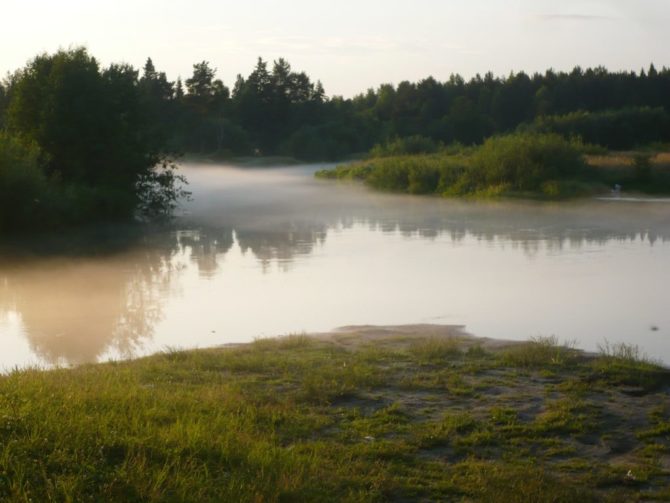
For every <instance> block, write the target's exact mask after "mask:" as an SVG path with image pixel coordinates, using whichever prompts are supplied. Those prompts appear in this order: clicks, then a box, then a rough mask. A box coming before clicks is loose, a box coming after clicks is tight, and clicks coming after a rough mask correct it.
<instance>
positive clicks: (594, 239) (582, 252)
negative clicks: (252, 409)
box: [0, 164, 670, 369]
mask: <svg viewBox="0 0 670 503" xmlns="http://www.w3.org/2000/svg"><path fill="white" fill-rule="evenodd" d="M322 167H323V166H322V165H310V166H299V167H276V168H234V167H230V166H222V165H214V164H188V165H185V166H184V171H183V174H185V175H186V176H187V178H188V179H189V181H190V187H189V189H190V190H191V191H192V192H193V201H191V202H189V203H187V204H185V206H184V208H183V211H182V214H180V215H179V217H178V218H177V219H176V221H175V222H174V223H173V224H172V225H171V226H170V227H169V228H160V229H147V228H137V227H132V226H129V227H127V228H126V227H118V226H117V227H109V228H98V229H94V230H92V231H90V232H89V233H87V234H85V235H84V236H83V237H82V235H81V233H79V234H78V235H77V236H76V237H75V236H74V235H69V234H61V235H58V236H48V237H47V236H42V237H39V238H32V239H29V240H26V241H25V242H23V243H20V244H19V245H16V246H12V247H5V248H3V250H2V251H0V367H2V368H5V369H7V368H10V367H12V366H15V365H19V366H23V365H27V364H49V365H53V364H63V365H67V364H78V363H84V362H90V361H96V360H106V359H109V358H127V357H132V356H140V355H144V354H148V353H152V352H155V351H159V350H161V349H164V348H165V347H166V346H170V347H207V346H214V345H219V344H225V343H231V342H241V341H249V340H252V339H253V338H255V337H260V336H272V335H279V334H284V333H289V332H301V331H325V330H330V329H333V328H335V327H338V326H341V325H350V324H401V323H445V324H459V325H465V326H466V330H468V331H470V332H471V333H473V334H476V335H481V336H487V337H497V338H508V339H527V338H529V337H532V336H538V335H556V336H558V337H559V338H560V339H565V340H576V341H577V345H578V347H580V348H583V349H589V350H593V349H595V348H596V346H597V344H598V343H602V342H603V341H604V340H605V339H608V340H609V341H610V342H629V343H635V344H638V345H639V346H640V347H641V348H642V349H643V350H644V351H646V352H647V353H648V354H649V355H650V356H652V357H656V358H659V359H662V360H663V361H665V362H666V363H667V362H670V337H669V336H670V313H669V312H668V310H667V300H666V299H667V288H668V287H667V285H668V284H670V267H668V266H669V265H670V204H668V203H666V202H664V201H658V202H642V201H597V200H594V201H580V202H574V203H566V202H561V203H537V202H472V201H463V200H442V199H436V198H428V197H410V196H405V195H389V194H382V193H377V192H372V191H369V190H367V189H365V188H364V187H361V186H359V185H352V184H339V183H336V182H332V181H321V180H316V179H314V177H313V173H314V171H316V170H317V169H320V168H322Z"/></svg>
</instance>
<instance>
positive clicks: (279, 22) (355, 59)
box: [0, 0, 670, 96]
mask: <svg viewBox="0 0 670 503" xmlns="http://www.w3.org/2000/svg"><path fill="white" fill-rule="evenodd" d="M0 13H1V14H0V16H1V18H0V19H1V20H2V23H1V28H0V47H1V49H0V74H2V75H4V74H5V73H6V72H8V71H13V70H15V69H17V68H19V67H21V66H23V65H24V64H25V63H26V61H27V60H29V59H30V58H32V57H33V56H35V55H36V54H37V53H39V52H43V51H48V52H53V51H55V50H57V49H58V48H60V47H64V48H67V47H69V46H75V45H84V46H86V47H87V48H88V49H89V50H90V52H91V53H92V54H93V55H94V56H96V57H97V58H98V59H99V60H100V61H101V62H102V63H103V64H104V65H106V64H109V63H110V62H127V63H131V64H133V65H135V66H137V67H140V66H142V65H143V64H144V61H145V60H146V58H147V56H151V57H152V59H153V60H154V63H155V65H156V67H157V68H158V69H159V70H162V71H165V72H166V73H167V74H168V77H169V78H170V79H176V78H177V76H182V78H186V77H188V76H189V75H190V74H191V70H192V64H193V63H195V62H198V61H202V60H208V61H210V62H211V64H212V66H214V67H216V68H218V77H219V78H221V79H222V80H223V81H224V83H225V84H226V85H228V86H230V87H232V84H233V83H234V79H235V76H236V75H237V74H238V73H242V74H243V75H245V76H246V75H248V74H249V72H250V71H251V69H252V68H253V66H254V64H255V61H256V58H257V57H258V56H261V57H263V58H264V59H267V60H273V59H276V58H278V57H285V58H286V59H288V60H289V62H290V63H291V64H292V66H293V68H294V69H295V70H303V71H306V72H307V73H308V74H309V75H310V77H312V78H313V79H314V80H316V79H320V80H321V81H322V82H323V84H324V86H325V88H326V92H327V93H328V94H329V95H333V94H342V95H344V96H352V95H354V94H356V93H358V92H362V91H364V90H366V89H367V88H369V87H377V86H378V85H379V84H381V83H384V82H391V83H395V84H397V83H398V82H400V81H402V80H412V81H416V80H419V79H422V78H424V77H427V76H429V75H432V76H434V77H435V78H437V79H439V80H446V79H447V78H448V77H449V75H450V74H452V73H460V74H461V75H463V76H465V77H466V78H469V77H471V76H473V75H475V74H476V73H481V74H483V73H485V72H486V71H488V70H491V71H493V72H494V73H495V74H496V75H501V74H508V73H509V72H510V71H511V70H514V71H519V70H525V71H526V72H531V73H532V72H534V71H544V70H546V69H547V68H554V69H556V70H570V69H571V68H572V67H574V66H575V65H580V66H582V67H588V66H597V65H604V66H606V67H607V68H609V69H611V70H636V71H637V70H639V69H640V68H641V67H644V68H647V67H648V66H649V63H651V62H653V63H654V64H656V66H657V67H662V66H670V52H668V47H670V29H668V27H669V26H670V0H594V1H581V0H562V1H560V2H559V1H557V0H320V1H317V0H309V1H308V0H246V1H235V2H233V1H229V0H189V1H186V0H2V7H1V9H0Z"/></svg>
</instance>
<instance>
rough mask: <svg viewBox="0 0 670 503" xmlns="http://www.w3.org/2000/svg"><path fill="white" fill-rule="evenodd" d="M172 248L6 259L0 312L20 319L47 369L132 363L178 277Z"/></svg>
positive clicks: (137, 245)
mask: <svg viewBox="0 0 670 503" xmlns="http://www.w3.org/2000/svg"><path fill="white" fill-rule="evenodd" d="M167 244H168V242H167V241H165V240H162V241H161V243H160V245H161V246H155V244H152V245H149V244H148V243H146V242H144V241H142V240H140V242H137V241H133V242H132V243H128V246H129V248H128V249H127V250H126V251H122V252H121V251H118V250H117V251H115V253H111V254H105V255H99V254H96V253H92V254H86V253H82V252H81V250H78V252H77V253H75V254H72V253H64V252H63V250H59V251H58V252H56V253H55V254H54V256H49V257H45V256H44V254H43V253H41V254H40V256H39V257H25V256H20V257H16V256H14V257H12V258H8V257H3V260H2V266H1V267H0V313H2V312H4V313H8V312H15V313H17V314H18V315H19V317H20V319H21V322H22V326H23V332H24V334H25V336H26V338H27V340H28V343H29V345H30V347H31V349H32V350H33V351H34V352H35V354H36V355H38V356H39V357H40V358H42V359H43V360H44V361H46V362H48V363H52V364H57V363H58V364H63V363H65V364H79V363H84V362H91V361H95V360H97V359H98V358H99V357H100V356H101V355H103V354H105V353H108V352H113V353H116V354H119V355H122V356H130V355H132V354H133V353H134V352H135V350H136V349H137V348H138V347H139V346H141V345H142V343H143V342H144V341H145V340H146V339H147V338H148V337H151V335H152V333H153V328H154V326H155V325H156V323H157V322H158V321H159V320H160V319H161V317H162V303H163V300H164V298H165V297H166V295H167V293H168V292H169V291H170V289H171V288H173V279H174V275H175V274H177V273H178V267H176V264H175V263H174V262H173V260H172V259H173V257H174V256H175V253H176V251H177V247H176V246H175V244H174V243H173V244H172V245H171V246H166V245H167Z"/></svg>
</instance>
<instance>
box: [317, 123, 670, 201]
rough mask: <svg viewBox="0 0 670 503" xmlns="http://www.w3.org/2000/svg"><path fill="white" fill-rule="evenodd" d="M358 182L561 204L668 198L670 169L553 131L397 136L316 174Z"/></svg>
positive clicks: (659, 158)
mask: <svg viewBox="0 0 670 503" xmlns="http://www.w3.org/2000/svg"><path fill="white" fill-rule="evenodd" d="M316 176H317V177H319V178H324V179H338V180H361V181H363V182H365V183H366V184H367V185H369V186H371V187H373V188H375V189H379V190H385V191H391V192H401V193H402V192H404V193H409V194H435V195H441V196H447V197H449V196H465V197H501V196H502V197H527V198H541V199H565V198H570V197H579V196H587V195H592V194H598V193H605V192H608V191H609V190H610V189H611V188H612V187H613V186H614V185H615V184H618V185H621V186H623V188H624V190H626V191H629V192H631V191H632V192H642V193H653V194H659V193H670V167H669V166H668V162H667V158H666V156H665V155H663V154H659V153H657V152H621V153H608V152H607V151H606V150H604V149H602V148H599V147H594V146H589V145H585V144H583V143H581V142H580V141H578V140H566V139H564V138H562V137H561V136H558V135H555V134H537V133H515V134H511V135H506V136H499V137H493V138H490V139H488V140H487V141H486V142H485V143H484V144H483V145H482V146H479V147H469V148H465V147H458V146H456V147H443V146H439V145H436V144H434V143H431V142H430V140H427V139H422V138H420V137H414V138H409V139H401V140H396V141H395V142H392V143H391V144H389V145H386V146H378V147H376V148H375V149H373V150H372V151H371V153H370V156H369V158H368V159H366V160H363V161H360V162H357V163H353V164H347V165H341V166H338V167H336V168H335V169H331V170H322V171H319V172H317V174H316Z"/></svg>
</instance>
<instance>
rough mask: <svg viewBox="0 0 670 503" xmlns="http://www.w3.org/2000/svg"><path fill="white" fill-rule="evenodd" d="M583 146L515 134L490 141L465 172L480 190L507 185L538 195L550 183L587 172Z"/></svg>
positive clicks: (558, 138)
mask: <svg viewBox="0 0 670 503" xmlns="http://www.w3.org/2000/svg"><path fill="white" fill-rule="evenodd" d="M584 167H585V164H584V161H583V159H582V154H581V145H580V144H579V143H577V142H576V141H568V140H566V139H564V138H562V137H561V136H559V135H557V134H532V133H515V134H511V135H506V136H497V137H493V138H489V139H488V140H486V142H484V145H482V146H481V147H480V148H479V149H477V151H476V152H475V153H474V155H473V157H472V163H471V166H470V169H469V170H467V171H466V172H465V176H466V177H467V178H468V181H469V184H468V185H469V186H471V187H475V188H476V189H482V188H485V187H490V186H496V185H502V184H506V185H509V186H510V188H511V189H512V190H519V191H538V190H541V189H542V185H543V184H544V183H546V182H549V181H553V180H560V179H568V178H573V177H576V176H578V175H580V174H581V173H582V172H583V171H584Z"/></svg>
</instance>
